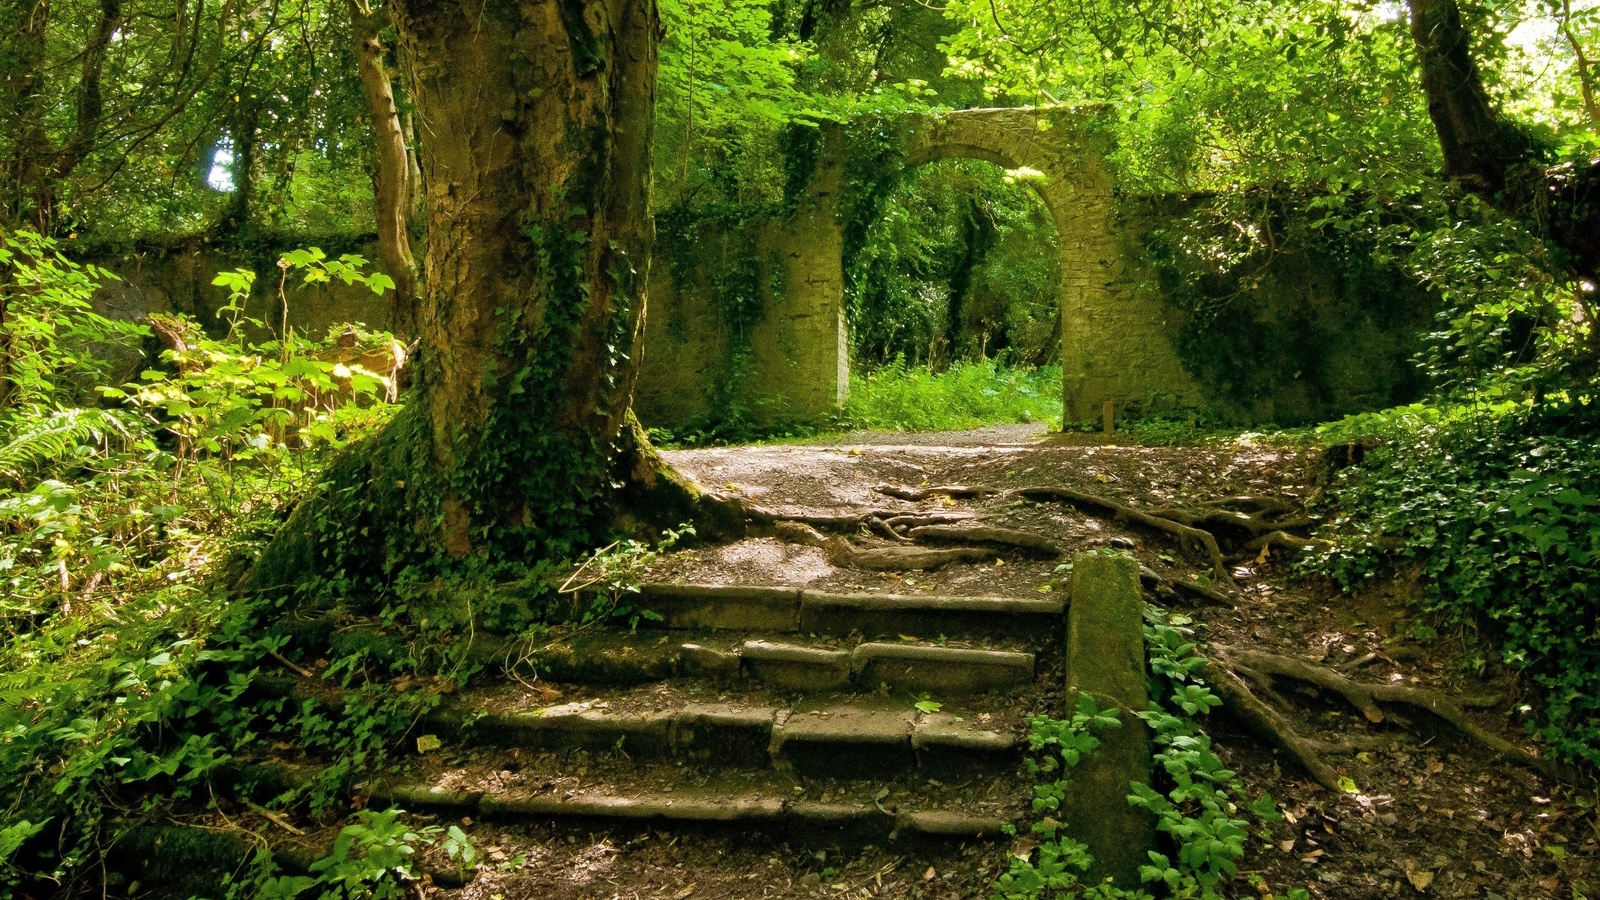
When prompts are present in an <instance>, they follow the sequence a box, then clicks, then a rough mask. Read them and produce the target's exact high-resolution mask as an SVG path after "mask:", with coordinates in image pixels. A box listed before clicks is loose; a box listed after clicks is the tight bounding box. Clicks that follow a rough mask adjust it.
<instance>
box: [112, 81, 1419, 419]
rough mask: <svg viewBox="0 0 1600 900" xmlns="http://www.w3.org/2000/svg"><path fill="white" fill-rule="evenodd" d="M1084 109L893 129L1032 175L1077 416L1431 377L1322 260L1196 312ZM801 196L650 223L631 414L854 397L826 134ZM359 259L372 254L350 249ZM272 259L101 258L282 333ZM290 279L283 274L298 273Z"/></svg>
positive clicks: (915, 140)
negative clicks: (236, 286) (731, 215)
mask: <svg viewBox="0 0 1600 900" xmlns="http://www.w3.org/2000/svg"><path fill="white" fill-rule="evenodd" d="M1093 124H1094V123H1093V119H1092V113H1089V112H1081V111H1074V110H1068V109H1042V110H1035V109H976V110H963V111H960V112H954V113H949V114H947V115H944V116H941V117H927V116H917V117H908V118H906V119H905V120H903V121H902V122H901V123H900V128H901V142H902V145H903V149H904V163H905V165H908V166H914V165H921V164H924V163H929V162H933V161H935V160H939V159H954V158H973V159H981V160H987V161H989V162H992V163H995V164H997V165H1000V166H1003V167H1005V168H1007V169H1011V170H1020V169H1031V170H1034V171H1035V172H1037V173H1038V174H1039V176H1040V177H1039V178H1038V179H1037V180H1034V181H1032V182H1031V183H1032V184H1033V186H1034V187H1035V188H1036V189H1037V190H1038V192H1039V195H1040V196H1041V197H1042V198H1043V200H1044V202H1045V205H1046V207H1047V208H1048V209H1049V210H1050V214H1051V215H1052V217H1053V218H1054V220H1055V223H1056V230H1057V236H1058V240H1057V249H1058V252H1059V254H1060V273H1061V321H1062V349H1061V360H1062V368H1063V385H1062V396H1063V401H1064V406H1065V410H1066V416H1067V419H1068V421H1084V420H1091V419H1096V418H1098V417H1099V414H1100V410H1101V405H1102V404H1103V403H1105V402H1107V401H1109V402H1111V403H1112V404H1113V405H1114V406H1115V407H1116V408H1117V411H1118V415H1119V416H1120V415H1124V414H1126V413H1129V412H1158V413H1162V412H1164V413H1173V412H1183V411H1195V412H1198V413H1200V414H1203V415H1206V416H1214V417H1218V418H1221V419H1224V420H1227V421H1232V422H1238V423H1254V422H1273V421H1275V422H1278V423H1280V424H1295V423H1301V422H1308V421H1317V420H1322V419H1327V418H1332V417H1337V416H1339V415H1343V414H1345V413H1349V412H1355V411H1359V410H1364V409H1373V408H1378V407H1382V406H1386V405H1391V404H1394V403H1401V402H1407V401H1409V400H1411V399H1414V398H1415V397H1416V396H1418V395H1420V392H1421V388H1422V385H1421V384H1420V382H1419V380H1418V378H1417V376H1416V373H1415V372H1414V371H1413V370H1412V369H1411V367H1410V366H1409V363H1408V359H1409V357H1410V356H1411V354H1412V353H1413V352H1414V351H1415V347H1416V338H1415V336H1416V334H1417V332H1419V331H1421V330H1423V329H1425V328H1426V327H1428V324H1429V321H1430V317H1431V314H1432V310H1433V308H1434V304H1433V303H1432V301H1431V300H1430V298H1428V297H1427V296H1426V295H1425V294H1423V293H1422V292H1421V291H1420V290H1418V289H1415V288H1411V287H1409V286H1407V285H1404V284H1397V283H1396V281H1395V279H1394V278H1392V277H1388V276H1385V275H1383V274H1382V273H1372V272H1361V271H1352V270H1350V269H1349V268H1348V267H1347V266H1344V264H1341V263H1335V262H1333V261H1332V260H1331V259H1328V258H1319V257H1317V256H1316V255H1315V254H1314V253H1303V254H1299V255H1295V254H1289V255H1286V256H1283V257H1280V258H1279V259H1277V260H1275V261H1274V262H1273V265H1272V266H1271V267H1270V269H1269V270H1268V271H1267V273H1266V275H1265V277H1263V278H1262V280H1261V284H1260V285H1259V286H1257V287H1256V288H1255V289H1253V290H1252V291H1250V292H1249V295H1248V296H1247V297H1245V298H1244V299H1243V300H1240V301H1237V302H1231V303H1230V304H1229V306H1228V308H1227V309H1226V310H1225V311H1224V313H1223V316H1222V317H1221V318H1219V319H1216V320H1212V321H1205V322H1199V321H1195V320H1192V319H1191V318H1190V317H1189V316H1188V315H1187V314H1186V313H1185V312H1184V310H1183V308H1182V306H1181V305H1180V304H1175V303H1173V302H1170V301H1169V297H1168V296H1167V295H1166V292H1165V291H1164V289H1163V286H1162V283H1161V273H1160V272H1159V271H1157V269H1156V268H1154V267H1153V266H1152V265H1151V264H1150V260H1149V253H1148V246H1147V245H1148V240H1149V236H1150V233H1151V230H1152V228H1154V227H1156V226H1157V225H1159V224H1160V223H1161V222H1162V221H1163V220H1164V219H1167V218H1170V217H1172V216H1175V215H1179V214H1181V213H1182V211H1183V204H1182V202H1174V201H1169V200H1157V201H1151V200H1144V199H1138V198H1125V197H1118V196H1116V195H1115V194H1114V193H1113V191H1112V185H1111V178H1110V176H1109V173H1108V172H1107V171H1106V169H1105V166H1104V163H1103V158H1104V147H1103V146H1102V138H1101V137H1099V136H1098V135H1099V132H1098V131H1097V130H1096V129H1095V128H1094V127H1093ZM823 144H824V146H823V151H822V153H821V154H820V158H819V162H818V164H817V169H816V171H815V172H814V174H813V176H812V178H811V179H810V182H809V185H808V187H807V189H806V191H805V193H804V194H803V195H802V196H801V197H799V198H798V199H797V200H796V201H795V202H794V203H793V204H792V205H791V206H790V207H789V208H787V209H783V210H776V209H775V210H768V211H766V212H765V213H763V214H760V215H750V216H747V217H744V218H740V219H738V220H736V221H735V220H720V221H718V220H711V219H706V220H701V221H698V222H675V220H674V219H673V218H672V214H671V212H670V211H669V212H668V213H666V214H664V215H663V217H662V222H661V226H662V227H660V228H659V238H658V246H657V251H656V257H655V259H654V261H653V263H652V266H651V275H650V281H649V299H648V307H647V311H646V316H645V332H644V340H643V346H642V348H641V353H642V357H641V360H640V365H641V371H640V375H639V380H638V388H637V394H636V400H635V407H636V409H637V410H638V413H639V417H640V419H641V420H642V421H643V422H644V423H645V424H646V425H648V426H662V427H668V428H672V429H683V428H696V427H702V428H703V427H707V426H711V425H716V424H718V423H723V424H727V423H729V422H730V420H731V421H735V422H742V423H746V424H750V425H755V426H764V427H772V426H781V425H782V424H784V423H786V422H796V421H806V422H817V421H825V420H826V419H827V418H828V417H829V416H831V415H832V414H834V413H835V412H836V411H838V410H839V409H840V408H841V407H842V406H843V405H844V403H845V401H846V399H847V396H848V391H849V358H850V354H849V340H848V334H847V332H846V325H845V318H844V278H843V264H842V259H841V254H842V252H843V245H844V238H843V231H842V226H841V218H842V215H843V211H842V210H841V209H840V205H841V198H840V192H841V187H842V183H841V177H842V175H841V173H842V170H843V165H844V149H843V142H842V141H841V140H840V139H839V134H838V133H837V131H836V130H835V131H831V132H830V133H829V136H828V137H827V139H826V140H824V142H823ZM351 249H353V250H354V252H359V253H362V255H364V256H366V257H367V258H369V259H373V258H375V257H376V255H377V254H376V252H375V248H373V247H371V246H356V247H354V248H351ZM275 258H276V254H275V253H267V252H265V251H263V253H262V254H260V258H258V259H249V258H245V257H242V256H240V255H238V254H230V253H226V252H221V251H217V250H214V249H207V248H203V247H200V248H184V249H176V250H172V251H164V252H150V253H144V254H134V255H130V256H126V257H120V258H114V259H101V260H96V261H97V262H99V263H100V264H101V265H104V266H105V267H106V268H109V269H111V270H112V271H114V272H116V273H118V274H119V275H121V276H122V277H123V280H122V281H121V282H117V283H113V284H111V285H108V286H107V287H105V288H104V289H102V291H101V292H100V294H99V295H98V297H97V302H98V304H99V306H100V307H101V309H103V310H105V311H107V312H110V313H113V314H115V315H120V316H123V317H127V318H137V317H139V316H142V315H145V314H148V313H150V312H158V311H180V312H185V313H188V314H190V315H192V316H195V317H197V318H199V319H200V320H201V321H202V322H204V323H210V325H211V326H212V327H216V326H217V325H218V323H217V322H216V320H215V315H214V314H215V311H216V310H217V309H218V308H219V307H221V306H222V305H223V304H224V303H225V302H226V300H227V296H226V292H225V291H224V290H223V289H222V288H219V287H215V286H213V285H212V284H211V279H212V278H213V277H214V276H215V275H216V273H217V272H219V271H222V270H225V269H231V268H235V267H238V266H241V265H245V266H251V267H253V268H255V269H256V270H257V271H258V272H259V273H260V281H259V282H258V284H257V287H256V291H255V294H254V295H253V296H252V298H251V301H250V304H249V307H248V309H249V314H250V315H252V316H256V317H258V318H263V319H265V320H267V321H268V322H269V323H271V324H273V325H274V326H275V325H276V324H277V321H278V318H279V315H280V308H279V299H278V295H277V274H278V273H277V270H276V268H275V267H274V266H273V265H272V263H273V260H275ZM292 280H293V279H291V281H292ZM286 296H287V297H288V301H289V303H288V309H289V321H290V323H291V324H292V325H294V327H295V328H297V329H299V330H301V331H305V332H309V333H311V334H313V335H316V336H320V335H321V334H323V333H325V332H326V330H327V329H328V327H329V326H330V325H332V324H336V323H342V322H347V321H355V322H362V323H366V324H368V325H372V326H374V327H384V326H386V325H387V323H388V321H389V299H388V298H384V297H377V296H375V295H373V294H372V293H371V292H370V291H368V290H367V289H365V288H362V287H360V286H355V287H351V286H347V285H343V284H338V283H335V284H331V285H315V286H298V285H291V287H290V288H289V290H288V291H287V292H286Z"/></svg>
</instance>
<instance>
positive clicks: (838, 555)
mask: <svg viewBox="0 0 1600 900" xmlns="http://www.w3.org/2000/svg"><path fill="white" fill-rule="evenodd" d="M824 549H825V550H826V551H827V554H828V562H831V563H833V564H834V565H836V566H849V567H851V568H855V569H868V570H871V571H876V572H914V571H920V570H925V569H937V568H939V567H940V566H948V565H950V564H951V563H962V562H987V561H989V560H992V559H994V551H992V550H985V549H983V548H982V547H949V548H945V549H937V550H936V549H933V548H931V547H900V546H882V547H858V546H856V545H855V544H854V543H852V542H850V541H849V540H847V539H845V538H842V537H832V538H828V540H827V543H826V544H824Z"/></svg>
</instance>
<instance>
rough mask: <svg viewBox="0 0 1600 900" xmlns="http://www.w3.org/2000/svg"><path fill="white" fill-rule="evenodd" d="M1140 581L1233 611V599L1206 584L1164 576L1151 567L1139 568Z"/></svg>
mask: <svg viewBox="0 0 1600 900" xmlns="http://www.w3.org/2000/svg"><path fill="white" fill-rule="evenodd" d="M1139 580H1140V581H1142V582H1144V584H1146V585H1148V586H1151V587H1165V588H1167V589H1168V590H1170V591H1172V592H1173V593H1175V594H1187V595H1189V596H1190V597H1193V598H1196V599H1199V600H1201V601H1203V602H1205V603H1210V604H1212V605H1213V606H1226V607H1228V608H1229V609H1232V608H1233V606H1234V602H1233V598H1232V597H1229V596H1228V595H1227V594H1224V593H1223V592H1221V591H1219V590H1217V589H1216V588H1214V587H1211V586H1210V585H1206V584H1200V583H1198V582H1195V581H1191V580H1189V579H1187V578H1172V577H1170V576H1167V575H1162V574H1161V573H1160V572H1157V571H1156V570H1155V569H1152V568H1150V567H1149V566H1140V567H1139Z"/></svg>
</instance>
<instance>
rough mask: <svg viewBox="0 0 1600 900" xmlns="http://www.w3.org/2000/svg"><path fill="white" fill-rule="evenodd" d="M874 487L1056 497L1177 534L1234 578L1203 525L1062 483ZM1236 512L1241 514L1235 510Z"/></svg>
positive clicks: (894, 492) (1219, 572)
mask: <svg viewBox="0 0 1600 900" xmlns="http://www.w3.org/2000/svg"><path fill="white" fill-rule="evenodd" d="M875 490H876V491H877V492H878V493H880V494H885V495H887V496H890V497H897V498H899V499H901V500H912V501H921V500H928V499H931V498H934V497H962V498H972V497H989V496H999V497H1002V498H1005V497H1014V498H1018V499H1022V500H1032V501H1034V502H1036V503H1038V502H1042V501H1047V500H1048V501H1055V502H1060V503H1067V504H1069V505H1071V506H1073V507H1075V508H1077V509H1078V510H1080V511H1082V512H1086V513H1090V514H1091V515H1108V514H1109V515H1110V516H1111V518H1112V519H1114V520H1116V521H1119V522H1131V523H1134V524H1137V525H1143V526H1144V527H1146V528H1153V529H1155V530H1157V531H1161V532H1165V533H1167V534H1170V535H1172V536H1174V537H1176V538H1177V539H1178V541H1179V543H1180V544H1182V545H1183V546H1184V547H1185V548H1186V549H1189V550H1191V551H1199V552H1201V553H1203V554H1204V556H1205V557H1206V559H1207V561H1208V562H1210V563H1211V571H1212V575H1213V576H1215V577H1216V578H1217V579H1218V580H1219V581H1221V582H1223V583H1224V584H1231V583H1232V582H1233V574H1232V573H1231V572H1230V571H1229V570H1228V564H1227V562H1226V561H1224V560H1223V558H1222V548H1221V547H1220V546H1218V545H1217V538H1216V536H1215V535H1213V534H1212V533H1211V532H1209V531H1206V530H1204V529H1202V528H1196V527H1193V526H1190V525H1185V524H1184V523H1182V522H1179V521H1176V520H1174V519H1171V518H1166V517H1163V516H1158V515H1153V514H1151V513H1148V512H1145V511H1144V510H1141V509H1136V508H1134V507H1132V506H1128V505H1127V504H1125V503H1121V502H1119V501H1116V500H1112V499H1111V498H1109V497H1102V496H1100V495H1099V494H1090V493H1085V492H1083V491H1075V490H1073V489H1071V488H1062V487H1024V488H1017V489H1015V490H1006V491H1002V490H993V489H990V488H979V487H971V486H969V485H964V484H945V485H935V486H933V487H906V486H905V485H894V484H881V485H878V487H877V488H875ZM1237 515H1243V513H1238V514H1237Z"/></svg>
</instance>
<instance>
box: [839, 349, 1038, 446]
mask: <svg viewBox="0 0 1600 900" xmlns="http://www.w3.org/2000/svg"><path fill="white" fill-rule="evenodd" d="M845 418H846V420H847V421H848V423H849V425H850V426H851V427H854V428H872V429H879V430H883V431H956V430H960V429H963V428H980V427H983V426H985V425H1003V424H1011V423H1017V422H1054V423H1059V422H1060V421H1061V368H1060V367H1059V366H1046V367H1044V368H1041V369H1029V368H1007V367H1005V366H1004V365H1002V364H1001V363H1000V362H999V361H998V360H994V359H982V360H977V361H958V362H955V363H953V364H951V366H950V367H949V368H948V369H946V370H944V371H942V372H934V371H932V370H930V369H928V368H925V367H922V366H911V365H908V364H907V363H906V361H905V360H904V359H896V360H895V361H894V362H892V363H889V364H888V365H885V366H882V367H880V368H878V369H876V370H875V371H872V372H869V373H867V374H865V375H859V376H855V377H852V378H851V383H850V401H849V404H848V405H847V406H846V407H845Z"/></svg>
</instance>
